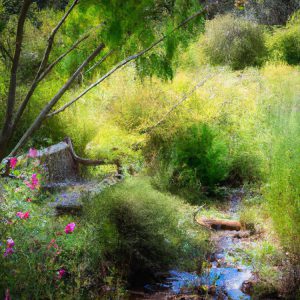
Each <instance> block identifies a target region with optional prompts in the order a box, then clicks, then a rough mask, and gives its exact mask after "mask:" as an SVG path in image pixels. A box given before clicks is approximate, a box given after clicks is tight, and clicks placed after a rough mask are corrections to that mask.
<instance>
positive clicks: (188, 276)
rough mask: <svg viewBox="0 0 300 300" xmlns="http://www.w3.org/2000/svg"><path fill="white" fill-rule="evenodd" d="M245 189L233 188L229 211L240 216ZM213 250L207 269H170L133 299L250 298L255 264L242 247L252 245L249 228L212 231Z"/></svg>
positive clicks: (212, 299)
mask: <svg viewBox="0 0 300 300" xmlns="http://www.w3.org/2000/svg"><path fill="white" fill-rule="evenodd" d="M242 197H243V190H242V189H236V190H233V191H232V193H231V196H230V198H229V208H228V210H227V213H228V214H229V216H230V218H231V219H238V212H239V207H240V202H241V199H242ZM211 241H212V244H213V245H214V250H213V253H211V255H210V257H209V258H208V261H207V265H208V267H207V269H206V270H204V272H203V273H202V274H201V275H199V274H197V273H196V272H194V273H193V272H191V273H189V272H184V271H179V270H170V271H169V272H168V276H166V277H165V279H164V280H163V281H162V282H159V283H156V284H154V285H145V286H144V291H143V292H137V291H135V292H132V293H131V295H130V298H129V299H130V300H136V299H158V300H159V299H162V300H163V299H168V300H171V299H180V300H189V299H194V300H195V299H211V300H215V299H216V300H217V299H218V300H223V299H224V300H226V299H228V300H248V299H251V297H250V296H249V295H248V294H247V293H249V290H250V289H251V279H252V278H253V274H252V268H251V266H250V265H246V264H245V263H244V262H243V253H242V251H243V250H242V249H243V248H245V247H247V245H248V246H249V243H252V242H251V241H250V233H249V232H247V231H229V230H215V231H212V233H211Z"/></svg>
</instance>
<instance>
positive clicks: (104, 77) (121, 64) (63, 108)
mask: <svg viewBox="0 0 300 300" xmlns="http://www.w3.org/2000/svg"><path fill="white" fill-rule="evenodd" d="M203 13H204V10H201V11H198V12H196V13H195V14H194V15H192V16H190V17H189V18H187V19H186V20H184V21H183V22H182V23H180V24H179V25H178V26H177V27H175V28H174V29H173V30H172V31H170V32H169V33H168V34H167V35H164V36H162V37H161V38H160V39H159V40H157V41H156V42H155V43H153V44H152V45H150V46H149V47H148V48H146V49H144V50H142V51H140V52H138V53H136V54H134V55H131V56H129V57H127V58H125V59H124V60H122V61H121V62H119V63H118V64H117V65H116V66H115V67H114V68H112V69H111V70H110V71H109V72H107V73H106V74H105V75H103V76H102V77H101V78H99V79H98V80H97V81H96V82H94V83H93V84H91V85H90V86H89V87H88V88H87V89H86V90H84V91H83V92H82V93H81V94H80V95H78V96H77V97H76V98H75V99H73V100H72V101H70V102H68V103H66V104H65V105H63V106H62V107H61V108H60V109H58V110H56V111H54V112H52V113H50V114H48V115H47V117H48V118H50V117H52V116H54V115H57V114H59V113H61V112H63V111H64V110H65V109H67V108H68V107H69V106H71V105H72V104H73V103H75V102H76V101H77V100H79V99H80V98H82V97H83V96H84V95H85V94H87V93H88V92H89V91H90V90H91V89H93V88H94V87H96V86H97V85H99V84H100V83H101V82H102V81H104V80H105V79H106V78H108V77H109V76H110V75H112V74H113V73H114V72H116V71H117V70H118V69H120V68H121V67H123V66H125V65H126V64H128V63H129V62H130V61H132V60H135V59H136V58H138V57H140V56H142V55H144V54H145V53H147V52H149V51H150V50H151V49H153V48H154V47H155V46H157V45H158V44H160V43H161V42H162V41H163V40H165V39H166V38H167V37H168V36H169V35H171V34H172V33H174V32H175V31H176V30H178V29H179V28H181V27H183V26H184V25H186V24H187V23H188V22H190V21H191V20H193V19H195V18H196V17H198V16H200V15H201V14H203Z"/></svg>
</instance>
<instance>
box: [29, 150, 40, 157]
mask: <svg viewBox="0 0 300 300" xmlns="http://www.w3.org/2000/svg"><path fill="white" fill-rule="evenodd" d="M37 155H38V151H37V150H36V149H34V148H30V149H29V152H28V157H31V158H35V157H37Z"/></svg>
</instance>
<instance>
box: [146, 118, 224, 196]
mask: <svg viewBox="0 0 300 300" xmlns="http://www.w3.org/2000/svg"><path fill="white" fill-rule="evenodd" d="M149 149H151V151H152V152H150V153H148V152H147V151H149ZM153 149H154V150H153ZM145 151H146V156H147V155H149V157H147V159H148V160H149V159H151V168H152V170H153V169H154V170H155V171H154V173H155V172H156V174H155V175H156V176H155V178H154V183H155V185H156V186H157V187H158V188H160V189H167V190H169V191H171V192H174V193H178V194H180V195H182V196H184V197H185V198H186V199H188V200H189V201H191V202H195V201H196V199H198V200H199V195H200V194H201V193H202V192H212V191H213V190H214V188H215V187H216V185H218V184H220V183H222V181H223V180H225V179H226V178H227V175H228V172H229V167H230V160H229V157H228V150H227V146H226V144H225V142H223V140H222V139H221V138H220V137H219V136H218V134H217V133H216V131H215V130H214V129H213V128H211V127H209V126H208V125H207V124H194V125H190V126H188V127H186V128H179V129H177V131H176V132H173V133H172V135H171V136H168V135H166V134H161V135H160V134H159V133H158V135H156V134H155V133H153V134H152V137H151V138H150V140H149V142H148V145H147V147H146V149H145Z"/></svg>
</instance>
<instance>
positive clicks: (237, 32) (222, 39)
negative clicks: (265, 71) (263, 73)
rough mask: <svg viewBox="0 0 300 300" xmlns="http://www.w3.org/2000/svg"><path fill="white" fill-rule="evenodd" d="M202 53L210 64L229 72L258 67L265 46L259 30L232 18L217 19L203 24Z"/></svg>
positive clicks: (263, 54) (251, 23)
mask: <svg viewBox="0 0 300 300" xmlns="http://www.w3.org/2000/svg"><path fill="white" fill-rule="evenodd" d="M204 51H205V53H206V55H207V57H208V59H209V61H210V63H211V64H212V65H229V66H230V67H231V68H232V69H234V70H237V69H244V68H245V67H248V66H261V65H262V63H263V61H264V58H265V55H266V47H265V41H264V33H263V30H262V28H261V27H260V26H259V25H257V24H255V23H253V22H250V21H247V20H245V19H242V18H237V17H234V16H232V15H225V16H218V17H216V18H215V19H213V20H212V21H209V22H208V23H207V25H206V32H205V37H204Z"/></svg>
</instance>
